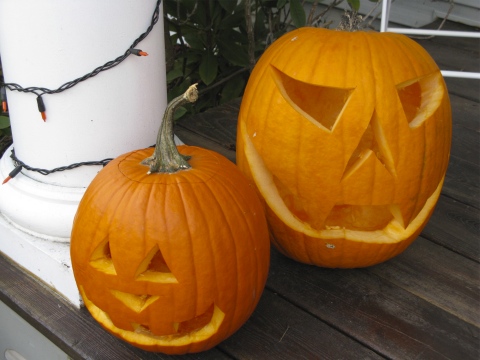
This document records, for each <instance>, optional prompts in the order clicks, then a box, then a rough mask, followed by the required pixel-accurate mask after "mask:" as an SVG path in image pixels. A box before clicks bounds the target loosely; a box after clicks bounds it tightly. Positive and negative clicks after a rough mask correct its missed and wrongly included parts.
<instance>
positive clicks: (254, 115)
mask: <svg viewBox="0 0 480 360" xmlns="http://www.w3.org/2000/svg"><path fill="white" fill-rule="evenodd" d="M450 142H451V110H450V102H449V99H448V93H447V89H446V87H445V83H444V81H443V78H442V75H441V73H440V71H439V69H438V67H437V65H436V64H435V62H434V61H433V59H432V58H431V57H430V56H429V55H428V53H427V52H426V51H425V50H424V49H423V48H422V47H421V46H419V45H418V44H417V43H415V42H414V41H412V40H410V39H409V38H407V37H406V36H404V35H399V34H392V33H375V32H364V31H357V32H346V31H333V30H326V29H318V28H302V29H298V30H296V31H292V32H290V33H288V34H286V35H284V36H283V37H282V38H280V39H279V40H277V41H276V42H275V43H274V44H272V45H271V46H270V48H268V50H267V51H266V52H265V53H264V54H263V56H262V57H261V59H260V60H259V62H258V63H257V65H256V66H255V68H254V70H253V72H252V74H251V77H250V79H249V82H248V85H247V88H246V90H245V94H244V97H243V100H242V104H241V109H240V115H239V122H238V132H237V165H238V166H239V167H240V169H241V170H242V171H243V172H244V173H245V174H246V175H247V176H248V177H249V178H250V179H252V180H254V181H255V183H256V185H257V189H258V192H259V194H260V195H261V197H262V198H263V199H264V201H265V204H266V209H267V220H268V222H269V224H270V227H271V229H272V232H273V235H274V236H273V237H274V239H273V241H274V245H275V246H276V247H277V248H278V249H279V250H280V251H281V252H283V253H284V254H286V255H287V256H289V257H291V258H293V259H295V260H298V261H301V262H304V263H310V264H316V265H319V266H325V267H344V268H351V267H363V266H369V265H373V264H377V263H379V262H382V261H385V260H387V259H389V258H392V257H393V256H395V255H397V254H399V253H400V252H402V251H403V250H404V249H405V248H406V247H407V246H408V245H409V244H410V243H411V242H412V241H413V240H414V239H415V238H416V237H417V236H418V234H419V233H420V231H421V230H422V228H423V227H424V226H425V224H426V223H427V221H428V219H429V217H430V216H431V214H432V212H433V210H434V206H435V204H436V202H437V199H438V197H439V195H440V190H441V187H442V184H443V179H444V176H445V172H446V169H447V165H448V160H449V151H450Z"/></svg>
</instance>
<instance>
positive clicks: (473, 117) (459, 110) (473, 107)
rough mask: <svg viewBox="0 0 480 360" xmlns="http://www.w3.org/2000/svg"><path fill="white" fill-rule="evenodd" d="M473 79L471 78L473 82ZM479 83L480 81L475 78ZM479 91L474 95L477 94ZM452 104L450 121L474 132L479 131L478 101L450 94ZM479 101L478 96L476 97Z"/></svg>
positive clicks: (479, 111)
mask: <svg viewBox="0 0 480 360" xmlns="http://www.w3.org/2000/svg"><path fill="white" fill-rule="evenodd" d="M474 81H475V80H471V82H472V83H473V82H474ZM477 82H478V83H479V84H480V81H478V80H477ZM479 94H480V92H477V93H476V95H477V96H479ZM449 96H450V103H451V106H452V123H453V124H455V125H458V126H463V127H464V128H466V129H469V130H472V131H474V132H477V133H478V132H480V103H479V102H478V101H472V100H470V99H467V98H464V97H460V96H457V95H455V94H450V95H449ZM478 100H479V101H480V98H479V99H478Z"/></svg>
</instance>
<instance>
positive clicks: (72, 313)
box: [0, 253, 230, 360]
mask: <svg viewBox="0 0 480 360" xmlns="http://www.w3.org/2000/svg"><path fill="white" fill-rule="evenodd" d="M0 301H2V302H4V303H5V304H6V305H7V306H9V307H10V308H12V309H13V310H14V311H15V312H16V313H17V314H19V315H20V316H21V317H22V318H24V319H25V320H26V321H27V322H28V323H29V324H30V325H32V326H33V327H34V328H36V329H37V330H38V331H40V332H41V333H42V334H43V335H44V336H45V337H47V338H48V339H50V341H52V342H53V343H54V344H55V345H57V346H58V347H59V348H60V349H62V350H63V351H64V352H65V353H66V354H67V355H69V356H71V357H72V358H73V359H92V360H98V359H102V360H109V359H111V360H118V359H144V360H153V359H178V357H176V356H168V355H163V354H160V353H151V352H146V351H143V350H140V349H137V348H135V347H133V346H130V345H129V344H127V343H125V342H123V341H121V340H119V339H117V338H115V337H114V336H112V335H110V334H109V333H107V332H106V331H105V330H103V329H102V328H101V327H100V325H99V324H98V323H97V322H96V321H95V320H94V319H93V318H92V317H91V316H90V314H88V311H87V310H86V309H85V308H82V309H80V310H78V309H75V308H73V307H72V305H71V304H70V303H68V302H67V301H66V300H65V299H63V298H62V297H60V296H59V295H58V294H57V293H55V292H53V291H52V290H51V289H49V288H47V287H45V286H44V285H43V283H41V282H39V281H38V280H37V279H36V278H35V277H34V276H33V275H31V274H29V273H27V272H25V271H23V270H22V269H20V268H19V267H18V266H17V265H15V264H13V263H12V262H11V261H10V260H9V259H7V258H6V257H5V256H4V255H2V254H1V253H0ZM183 358H185V359H230V357H229V356H227V355H225V354H224V353H222V352H221V351H219V350H218V349H212V350H210V351H207V352H204V353H201V354H192V355H185V356H184V357H182V359H183Z"/></svg>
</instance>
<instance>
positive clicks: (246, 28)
mask: <svg viewBox="0 0 480 360" xmlns="http://www.w3.org/2000/svg"><path fill="white" fill-rule="evenodd" d="M323 1H324V2H326V0H323ZM343 1H344V0H331V1H330V3H329V5H328V6H327V7H326V10H324V11H322V12H318V11H317V12H315V10H316V7H317V5H318V3H320V2H322V0H238V1H236V0H176V1H174V0H166V1H165V2H164V14H165V34H166V36H165V43H166V55H167V83H168V98H169V100H171V99H173V98H174V97H176V96H178V95H180V94H181V93H183V92H184V91H185V90H186V89H187V87H188V86H189V85H190V84H192V83H199V89H200V93H201V95H202V96H201V97H200V99H199V100H198V102H197V103H196V104H195V107H194V108H193V106H188V107H184V108H182V109H179V110H178V111H177V113H176V117H177V118H178V117H180V116H183V115H184V114H185V113H187V112H188V113H194V112H200V111H203V110H205V109H207V108H210V107H214V106H217V105H220V104H222V103H224V102H227V101H229V100H232V99H234V98H237V97H239V96H241V95H242V94H243V91H244V88H245V85H246V82H247V80H248V77H249V75H250V71H251V69H252V68H253V66H254V64H255V62H256V59H258V57H259V56H260V55H261V54H262V53H263V52H264V50H265V49H266V48H267V47H268V46H269V45H270V44H271V43H272V42H273V41H274V40H275V39H277V38H278V37H280V36H281V35H283V34H284V33H286V32H288V31H290V30H293V29H295V28H299V27H303V26H323V27H324V26H328V23H325V22H324V21H323V19H324V15H325V14H326V12H327V11H328V10H330V9H331V8H333V7H334V6H337V5H338V4H340V3H342V2H343ZM370 1H372V0H370ZM373 1H374V2H377V1H379V0H373ZM306 2H309V3H310V5H311V6H310V8H311V10H310V11H309V13H307V11H306V10H305V6H304V5H305V3H306ZM347 2H348V4H349V5H350V7H351V8H352V9H353V10H354V11H356V10H358V9H359V6H360V0H347Z"/></svg>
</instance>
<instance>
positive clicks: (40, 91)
mask: <svg viewBox="0 0 480 360" xmlns="http://www.w3.org/2000/svg"><path fill="white" fill-rule="evenodd" d="M161 2H162V0H157V3H156V5H155V11H154V12H153V15H152V19H151V22H150V25H149V26H148V28H147V30H146V31H145V32H144V33H143V34H141V35H140V36H139V37H138V38H136V39H135V41H134V42H133V43H132V44H131V45H130V47H129V48H128V49H127V50H126V51H125V53H123V55H120V56H118V57H117V58H116V59H114V60H111V61H108V62H106V63H105V64H103V65H101V66H98V67H97V68H95V69H94V70H92V71H91V72H89V73H88V74H85V75H83V76H81V77H78V78H76V79H74V80H72V81H68V82H66V83H65V84H63V85H61V86H60V87H58V88H57V89H48V88H45V87H37V86H30V87H26V88H24V87H23V86H21V85H19V84H16V83H3V84H2V85H1V86H2V87H3V88H6V89H8V90H10V91H20V92H24V93H33V94H35V95H37V106H38V111H39V112H40V113H41V115H42V119H43V121H46V119H47V117H46V112H45V111H46V108H45V103H44V102H43V98H42V95H46V94H58V93H61V92H63V91H65V90H68V89H71V88H72V87H74V86H75V85H77V84H79V83H81V82H82V81H85V80H88V79H90V78H92V77H94V76H96V75H98V74H99V73H101V72H102V71H106V70H110V69H112V68H113V67H115V66H117V65H119V64H120V63H122V62H123V61H124V60H125V59H126V58H127V57H129V56H130V55H132V54H133V55H137V56H147V55H148V54H147V53H146V52H144V51H142V50H139V49H136V46H137V45H138V44H139V43H140V42H141V41H142V40H143V39H145V38H146V37H147V36H148V34H150V32H151V31H152V29H153V27H154V26H155V24H156V23H157V22H158V19H159V16H160V4H161ZM5 101H6V99H3V96H2V103H4V102H5ZM3 106H4V107H6V105H3Z"/></svg>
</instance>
